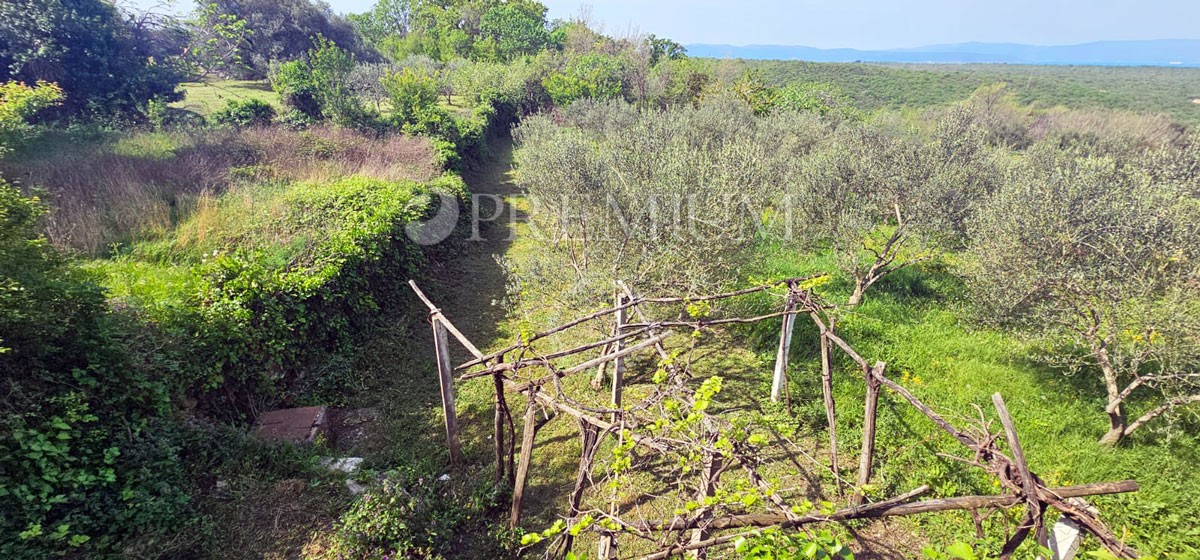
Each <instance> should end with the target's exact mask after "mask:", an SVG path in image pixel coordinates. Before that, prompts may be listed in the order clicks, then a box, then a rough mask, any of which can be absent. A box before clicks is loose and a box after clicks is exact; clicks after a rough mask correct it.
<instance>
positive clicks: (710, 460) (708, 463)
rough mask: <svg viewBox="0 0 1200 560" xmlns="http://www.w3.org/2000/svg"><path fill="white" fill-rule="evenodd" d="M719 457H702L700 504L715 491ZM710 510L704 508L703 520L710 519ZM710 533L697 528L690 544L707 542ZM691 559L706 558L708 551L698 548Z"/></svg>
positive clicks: (701, 559)
mask: <svg viewBox="0 0 1200 560" xmlns="http://www.w3.org/2000/svg"><path fill="white" fill-rule="evenodd" d="M721 463H722V461H721V456H720V455H718V454H716V453H706V454H705V455H704V471H702V472H701V473H700V490H699V492H697V496H696V500H697V501H699V502H700V503H701V504H703V503H704V499H705V498H708V497H711V496H712V495H714V494H715V493H716V490H717V477H718V476H720V472H721ZM709 509H710V508H707V507H705V510H706V511H705V513H704V514H703V515H702V516H701V517H702V518H704V519H711V518H712V513H711V512H709V511H707V510H709ZM709 536H710V533H709V531H708V528H707V527H697V528H696V529H693V530H692V539H691V542H692V544H696V543H701V542H704V541H705V540H708V538H709ZM692 557H693V558H696V559H697V560H703V559H705V558H708V549H704V548H699V549H696V550H695V551H694V552H693V553H692Z"/></svg>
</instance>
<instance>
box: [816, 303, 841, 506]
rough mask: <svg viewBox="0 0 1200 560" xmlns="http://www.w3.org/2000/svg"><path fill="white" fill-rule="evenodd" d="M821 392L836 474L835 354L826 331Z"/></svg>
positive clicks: (831, 466)
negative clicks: (833, 354)
mask: <svg viewBox="0 0 1200 560" xmlns="http://www.w3.org/2000/svg"><path fill="white" fill-rule="evenodd" d="M832 326H833V323H832V321H831V322H830V327H832ZM821 393H822V395H823V396H824V399H825V421H826V422H828V423H829V465H830V468H831V469H833V474H834V475H835V476H836V475H837V474H838V473H840V472H841V468H840V467H839V465H838V450H837V446H838V438H837V410H836V408H835V404H834V401H833V356H831V355H830V353H829V338H828V337H826V336H825V333H824V332H822V333H821ZM837 489H838V494H839V495H841V493H842V485H840V484H838V485H837Z"/></svg>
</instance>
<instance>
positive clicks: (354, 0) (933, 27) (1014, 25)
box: [134, 0, 1200, 49]
mask: <svg viewBox="0 0 1200 560" xmlns="http://www.w3.org/2000/svg"><path fill="white" fill-rule="evenodd" d="M134 1H135V2H141V3H145V2H151V1H153V0H134ZM327 1H328V2H329V4H330V5H331V6H333V9H334V11H337V12H340V13H346V12H361V11H366V10H367V9H369V8H370V7H371V5H373V4H374V0H327ZM185 3H186V2H185ZM542 3H544V4H546V5H547V6H548V7H549V8H550V18H551V19H554V18H564V19H566V18H570V17H573V16H576V15H578V14H579V13H580V9H581V7H583V6H590V12H591V15H592V20H593V21H594V22H596V23H600V24H603V26H604V31H605V32H607V33H610V34H621V33H624V32H626V31H629V30H631V29H632V30H635V31H640V32H642V33H654V34H655V35H659V36H662V37H668V38H671V39H673V40H675V41H677V42H679V43H684V44H695V43H715V44H729V45H749V44H759V45H762V44H774V45H803V46H809V47H819V48H841V47H848V48H858V49H886V48H902V47H918V46H927V45H935V44H945V43H965V42H970V41H979V42H988V43H1025V44H1033V45H1068V44H1076V43H1086V42H1090V41H1102V40H1132V39H1200V25H1196V22H1197V21H1200V2H1198V1H1196V0H1138V1H1133V0H791V1H789V0H725V1H719V0H590V1H586V2H585V1H580V0H542Z"/></svg>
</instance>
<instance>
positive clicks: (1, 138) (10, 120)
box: [0, 82, 63, 157]
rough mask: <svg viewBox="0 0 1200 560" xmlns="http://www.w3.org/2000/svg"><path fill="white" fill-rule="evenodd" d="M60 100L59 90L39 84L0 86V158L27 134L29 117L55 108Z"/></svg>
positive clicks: (16, 83) (55, 86) (60, 92)
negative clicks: (31, 85)
mask: <svg viewBox="0 0 1200 560" xmlns="http://www.w3.org/2000/svg"><path fill="white" fill-rule="evenodd" d="M62 97H63V93H62V89H61V88H59V87H58V86H57V85H55V84H47V83H45V82H39V83H38V84H37V85H36V86H34V87H29V86H27V85H25V84H23V83H20V82H8V83H4V84H0V157H2V156H4V153H5V152H7V151H9V150H11V149H12V147H13V144H15V143H16V142H18V141H19V140H20V139H21V136H23V135H24V134H25V133H27V132H28V130H29V123H28V121H29V119H30V118H31V117H33V116H34V115H35V114H37V112H38V111H41V110H42V109H45V108H47V107H52V106H54V105H57V104H58V103H60V102H61V101H62Z"/></svg>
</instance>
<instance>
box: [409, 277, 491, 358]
mask: <svg viewBox="0 0 1200 560" xmlns="http://www.w3.org/2000/svg"><path fill="white" fill-rule="evenodd" d="M408 285H409V287H411V288H412V289H413V291H414V292H416V294H417V297H419V298H421V301H423V302H425V305H427V306H429V314H430V315H431V316H436V317H438V318H440V319H441V320H442V323H444V324H445V326H446V330H448V331H450V334H453V335H454V338H456V339H458V342H459V343H461V344H462V345H463V348H466V349H467V351H468V352H470V353H471V355H472V356H475V358H476V359H481V358H483V352H480V351H479V349H478V348H476V347H475V345H474V344H472V343H471V339H469V338H467V336H466V335H464V334H463V333H462V331H460V330H458V328H457V327H455V326H454V323H451V322H450V319H447V318H446V315H445V314H444V313H442V310H441V309H438V307H437V306H436V305H434V304H433V302H432V301H430V300H429V298H428V297H425V292H422V291H421V288H418V287H417V283H416V282H414V281H412V280H409V281H408ZM501 355H503V354H501Z"/></svg>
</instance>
